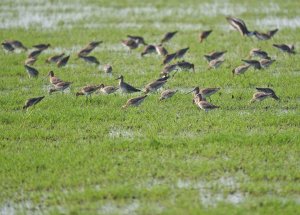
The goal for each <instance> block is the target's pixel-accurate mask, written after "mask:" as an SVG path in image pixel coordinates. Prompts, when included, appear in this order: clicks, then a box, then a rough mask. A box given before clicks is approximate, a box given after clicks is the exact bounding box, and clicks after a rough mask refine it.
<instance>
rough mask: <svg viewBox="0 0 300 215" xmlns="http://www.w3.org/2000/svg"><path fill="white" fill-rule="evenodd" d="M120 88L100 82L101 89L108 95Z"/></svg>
mask: <svg viewBox="0 0 300 215" xmlns="http://www.w3.org/2000/svg"><path fill="white" fill-rule="evenodd" d="M118 89H119V88H118V87H114V86H104V84H100V91H101V92H102V93H104V94H107V95H108V94H111V93H114V92H116V91H117V90H118Z"/></svg>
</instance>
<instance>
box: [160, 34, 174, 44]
mask: <svg viewBox="0 0 300 215" xmlns="http://www.w3.org/2000/svg"><path fill="white" fill-rule="evenodd" d="M177 32H178V31H173V32H167V33H166V34H165V35H164V36H163V38H162V40H161V41H160V43H161V44H162V43H165V42H168V41H170V40H171V39H172V38H173V37H174V36H175V34H177Z"/></svg>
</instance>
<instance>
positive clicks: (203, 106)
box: [194, 93, 219, 112]
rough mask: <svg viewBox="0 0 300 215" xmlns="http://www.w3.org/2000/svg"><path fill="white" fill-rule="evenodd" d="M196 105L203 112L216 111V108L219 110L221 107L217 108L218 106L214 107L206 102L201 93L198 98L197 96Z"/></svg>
mask: <svg viewBox="0 0 300 215" xmlns="http://www.w3.org/2000/svg"><path fill="white" fill-rule="evenodd" d="M194 101H195V104H196V105H197V106H198V107H199V108H200V109H202V110H205V112H208V111H210V110H213V109H216V108H219V106H216V105H213V104H211V103H209V102H207V101H205V100H204V99H203V97H202V94H201V93H198V94H197V95H196V96H195V99H194Z"/></svg>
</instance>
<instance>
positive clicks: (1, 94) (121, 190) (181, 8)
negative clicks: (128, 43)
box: [0, 0, 300, 214]
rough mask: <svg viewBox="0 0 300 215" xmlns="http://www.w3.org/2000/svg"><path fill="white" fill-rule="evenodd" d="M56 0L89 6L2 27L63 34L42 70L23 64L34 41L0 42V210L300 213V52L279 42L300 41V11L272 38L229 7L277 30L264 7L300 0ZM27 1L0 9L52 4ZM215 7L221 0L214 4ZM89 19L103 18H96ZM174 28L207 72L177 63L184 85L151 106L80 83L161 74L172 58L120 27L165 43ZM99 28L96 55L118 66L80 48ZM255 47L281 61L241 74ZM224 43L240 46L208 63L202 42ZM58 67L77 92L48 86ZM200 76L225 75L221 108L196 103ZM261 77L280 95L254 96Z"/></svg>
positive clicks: (277, 11) (30, 36) (10, 32)
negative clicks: (231, 21) (253, 35)
mask: <svg viewBox="0 0 300 215" xmlns="http://www.w3.org/2000/svg"><path fill="white" fill-rule="evenodd" d="M46 2H48V3H49V2H52V8H50V7H49V10H45V9H44V10H45V11H44V13H43V14H44V16H45V17H47V16H50V15H51V14H53V13H54V14H56V15H55V16H58V15H61V16H62V17H63V18H64V16H63V14H65V15H68V14H73V16H75V15H74V14H76V13H80V12H81V13H82V14H84V15H85V16H83V17H84V18H81V19H78V20H75V21H71V18H70V17H69V18H68V17H65V18H64V20H60V21H58V23H57V25H55V27H54V26H52V27H53V28H52V27H51V28H42V27H41V26H40V25H39V24H37V25H34V24H32V25H30V26H29V27H28V28H24V26H23V27H21V26H22V25H17V24H15V22H14V19H12V21H11V22H12V23H14V26H11V27H10V28H3V29H1V35H0V40H1V41H3V40H5V39H18V40H21V41H22V42H23V43H24V44H25V45H26V46H28V47H30V46H32V45H34V44H37V43H42V42H43V43H50V44H51V45H52V48H51V49H49V51H47V52H45V53H43V54H42V55H41V56H40V57H39V59H38V61H37V62H36V64H35V65H34V67H35V68H37V69H38V70H39V71H40V77H39V78H38V79H29V78H28V76H27V74H26V72H25V69H24V67H23V62H24V60H25V58H26V55H27V53H24V52H21V53H5V52H4V51H3V50H1V51H0V70H1V80H0V81H1V82H0V89H1V90H0V104H1V108H0V120H1V123H0V164H1V165H0V213H1V214H11V213H16V214H34V213H35V214H38V213H43V214H97V213H98V214H296V213H297V212H298V211H299V210H300V183H299V182H300V156H299V155H300V145H299V142H300V141H299V140H300V129H299V128H300V111H299V101H300V92H299V90H298V89H299V83H300V76H299V74H300V63H299V55H298V54H297V55H295V56H288V55H285V54H283V53H280V52H279V51H278V50H276V49H275V48H273V47H272V44H273V43H288V44H289V43H294V44H295V45H296V51H297V49H298V47H299V45H300V44H299V41H298V40H299V33H300V31H299V24H298V27H297V28H289V27H285V26H279V27H280V30H279V32H278V34H277V35H275V37H274V39H272V40H270V41H257V40H255V39H253V40H251V39H247V38H242V37H241V36H240V35H239V33H238V32H236V31H234V30H232V29H231V30H228V29H230V27H229V25H228V23H227V22H226V20H225V18H224V17H225V16H226V15H229V14H226V13H227V10H228V13H233V12H234V11H236V14H232V15H236V16H238V17H241V18H243V19H244V20H245V22H246V23H247V24H248V26H249V28H250V29H253V30H254V29H257V30H260V31H267V30H270V29H271V28H275V27H276V24H274V26H259V25H258V24H257V21H258V20H260V19H268V18H270V17H273V18H274V17H277V18H282V19H283V18H287V19H295V18H296V17H297V16H298V13H297V9H296V8H298V6H299V5H298V3H297V2H296V1H273V2H270V3H265V4H263V3H261V2H260V1H249V2H247V3H246V2H245V3H238V2H236V1H229V2H227V3H222V2H218V1H217V2H210V3H204V2H198V1H195V0H194V1H192V0H191V1H188V2H187V3H185V4H184V3H183V2H178V1H175V0H174V1H168V3H167V2H161V1H154V2H153V3H151V4H150V3H147V2H143V1H122V2H119V1H114V2H111V1H101V2H98V1H95V0H90V1H86V3H84V5H82V4H83V3H75V2H73V1H66V2H65V8H63V7H62V5H63V4H61V3H59V1H46ZM35 4H36V5H35ZM18 5H19V6H16V5H13V3H12V2H10V1H4V2H1V3H0V11H1V12H3V11H5V8H6V9H7V8H8V9H7V12H6V13H8V14H15V15H16V14H18V12H17V8H18V7H22V5H23V6H24V5H25V6H26V8H27V11H29V12H30V11H35V10H33V9H32V8H35V7H38V8H39V10H42V6H43V3H38V2H33V3H30V1H24V2H23V1H20V2H19V4H18ZM39 5H40V6H39ZM101 8H105V9H102V10H101ZM134 8H136V9H134ZM149 8H150V9H149ZM205 8H208V9H205ZM222 8H223V9H222ZM224 8H225V9H224ZM226 8H227V10H226ZM238 8H242V10H238ZM249 8H253V10H250V9H249ZM266 8H269V11H268V12H264V11H266ZM100 10H101V11H100ZM209 10H211V11H214V10H215V12H214V13H213V14H212V15H211V16H210V15H209V13H207V11H209ZM37 11H38V10H37ZM107 11H109V12H107ZM150 11H154V12H150ZM204 12H206V13H204ZM6 13H4V12H3V13H2V14H3V15H2V14H1V13H0V14H1V15H0V17H1V18H2V24H3V23H5V22H6V23H8V21H7V20H8V18H4V17H5V16H4V14H6ZM203 13H204V14H203ZM87 14H89V15H87ZM71 17H72V16H71ZM25 18H26V16H25V17H24V20H26V19H25ZM16 19H17V18H16ZM24 22H25V21H24ZM120 22H121V23H122V24H119V23H120ZM274 22H275V21H274ZM88 23H89V24H90V25H91V24H94V26H95V27H94V28H91V27H90V28H87V27H86V26H87V25H88ZM126 24H127V26H128V27H124V25H126ZM122 25H123V26H122ZM0 26H1V25H0ZM210 28H212V29H213V33H212V34H211V36H210V37H209V38H208V40H207V41H205V42H204V43H203V44H201V45H200V44H199V43H198V41H197V37H198V34H199V32H200V31H202V30H208V29H210ZM173 30H179V33H178V34H177V35H176V36H175V37H174V38H173V40H172V41H171V42H170V43H168V44H167V45H166V47H167V49H168V50H169V52H173V51H176V50H178V49H180V48H184V47H187V46H189V47H190V50H189V52H188V53H187V55H186V58H185V59H186V60H188V61H190V62H192V63H194V64H195V68H196V72H195V73H191V72H178V73H177V74H176V75H175V76H174V78H172V79H171V80H169V81H168V83H167V84H166V88H172V89H179V93H177V94H175V95H174V97H172V98H171V99H170V100H166V101H164V102H159V101H158V98H159V94H158V93H154V94H151V95H150V96H148V97H147V98H146V99H145V101H144V102H143V103H142V104H141V106H140V107H138V108H128V109H126V110H124V109H122V108H121V107H122V105H124V104H125V102H126V101H127V100H128V99H129V98H131V97H134V96H137V95H138V94H135V95H130V96H127V95H122V94H119V93H117V94H116V95H115V96H114V95H109V96H104V95H100V94H97V95H96V94H95V95H93V96H92V101H91V102H88V103H87V102H86V101H85V98H83V97H79V98H76V97H75V92H76V91H78V90H79V89H80V88H81V87H83V86H85V85H87V84H100V83H104V84H106V85H115V86H116V85H117V83H118V82H117V81H116V80H115V78H116V77H117V76H118V75H120V74H123V75H124V76H125V81H127V82H129V83H131V84H132V85H134V86H136V87H139V88H142V87H143V86H145V85H146V84H147V83H149V82H150V81H152V80H155V79H156V78H157V77H158V74H159V72H160V71H161V70H162V66H161V65H160V64H161V62H162V59H161V58H160V57H158V56H154V55H153V56H147V57H144V58H140V56H139V55H140V52H141V51H142V49H143V48H142V47H140V48H138V49H137V50H134V51H132V52H131V53H129V52H128V51H127V50H126V49H125V48H123V47H122V45H121V44H120V41H121V40H122V39H124V38H125V37H126V35H127V34H133V35H142V36H144V37H145V40H146V42H148V43H158V41H159V40H160V39H161V37H162V35H163V34H164V33H165V32H167V31H173ZM92 40H103V41H104V42H103V44H101V45H100V46H99V47H98V48H96V49H95V51H94V52H93V53H92V55H93V56H96V57H97V58H98V59H99V60H100V62H101V65H104V64H106V63H110V64H112V66H113V70H114V71H113V76H111V77H110V76H107V75H105V74H103V72H102V71H101V69H99V68H97V67H95V66H92V65H88V64H86V63H85V62H83V61H80V60H77V59H76V57H75V53H76V52H77V51H78V50H79V49H80V48H81V47H83V46H84V45H86V44H87V43H88V42H90V41H92ZM255 47H259V48H262V49H263V50H265V51H267V52H268V53H269V54H270V56H272V57H273V58H275V59H276V60H277V61H276V62H275V63H274V64H273V65H272V66H271V67H270V68H268V69H265V70H257V71H254V70H253V69H250V70H248V71H247V73H246V75H245V76H237V77H232V74H231V70H232V69H233V68H235V67H236V66H238V65H240V64H241V59H244V58H246V56H247V55H248V53H249V51H250V49H251V48H255ZM214 50H227V51H228V52H227V54H226V55H225V62H224V64H223V65H222V66H221V67H220V68H218V69H216V70H208V69H207V63H206V62H205V60H204V59H203V54H206V53H209V52H211V51H214ZM60 51H65V52H67V53H70V54H71V58H70V62H69V63H68V66H67V67H65V68H60V69H58V68H56V67H55V66H54V65H46V64H45V63H44V61H45V59H47V58H48V57H49V56H51V55H53V54H54V53H59V52H60ZM50 70H54V72H55V74H56V75H57V76H58V77H60V78H61V79H63V80H66V81H72V82H73V84H72V87H71V92H69V93H65V94H61V93H54V94H53V95H48V94H47V87H48V86H49V82H48V79H46V75H47V73H48V72H49V71H50ZM195 86H200V87H217V86H219V87H221V90H220V93H218V94H216V95H214V96H212V103H213V104H216V105H219V106H220V107H221V108H220V109H218V110H214V111H211V112H208V113H205V112H204V111H200V110H199V109H198V108H197V107H196V106H195V105H194V104H192V95H186V94H185V93H186V92H188V90H191V89H192V88H193V87H195ZM257 86H259V87H267V86H270V87H271V88H273V89H274V90H275V91H276V93H277V94H278V96H279V97H280V98H281V101H280V102H277V101H275V100H272V99H267V100H265V101H263V102H260V103H255V104H252V105H249V101H250V99H251V97H252V95H253V93H254V92H255V87H257ZM41 95H46V97H45V99H44V100H43V101H42V102H41V103H39V104H37V105H36V107H34V108H31V109H30V110H29V111H28V112H24V111H22V110H21V107H22V106H23V103H24V102H25V100H26V99H28V98H31V97H36V96H41Z"/></svg>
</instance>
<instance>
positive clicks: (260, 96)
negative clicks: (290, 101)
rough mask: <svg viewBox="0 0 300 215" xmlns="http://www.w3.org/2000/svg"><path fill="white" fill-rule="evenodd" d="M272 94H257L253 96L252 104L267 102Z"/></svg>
mask: <svg viewBox="0 0 300 215" xmlns="http://www.w3.org/2000/svg"><path fill="white" fill-rule="evenodd" d="M270 96H271V94H270V93H265V92H256V93H254V94H253V96H252V99H251V100H250V103H254V102H256V101H258V102H260V101H262V100H265V99H266V98H268V97H270Z"/></svg>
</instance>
